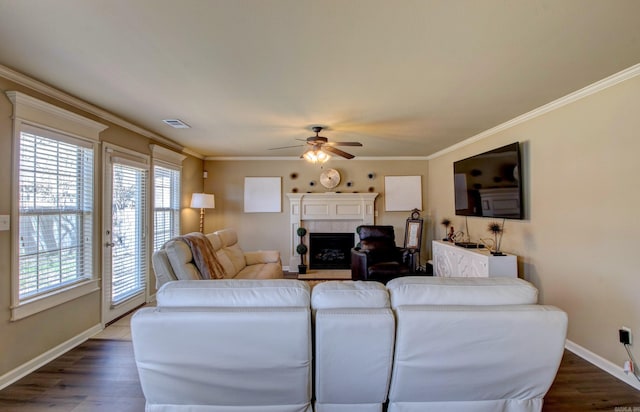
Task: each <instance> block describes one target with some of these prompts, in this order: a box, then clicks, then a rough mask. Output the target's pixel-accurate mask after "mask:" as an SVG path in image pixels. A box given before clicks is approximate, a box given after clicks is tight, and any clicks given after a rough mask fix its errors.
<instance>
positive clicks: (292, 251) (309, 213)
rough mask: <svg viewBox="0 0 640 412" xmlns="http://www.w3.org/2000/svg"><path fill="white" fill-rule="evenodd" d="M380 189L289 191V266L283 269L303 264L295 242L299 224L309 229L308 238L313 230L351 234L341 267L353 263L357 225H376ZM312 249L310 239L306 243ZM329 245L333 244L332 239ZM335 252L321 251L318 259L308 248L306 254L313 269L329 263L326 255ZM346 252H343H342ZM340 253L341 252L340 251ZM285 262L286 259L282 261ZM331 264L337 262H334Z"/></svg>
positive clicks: (316, 231)
mask: <svg viewBox="0 0 640 412" xmlns="http://www.w3.org/2000/svg"><path fill="white" fill-rule="evenodd" d="M377 196H378V194H377V193H287V197H288V198H289V219H290V225H289V266H283V269H284V268H286V270H289V271H295V270H297V269H298V265H299V264H300V255H299V254H298V252H297V251H296V246H297V245H298V244H299V243H300V237H299V236H298V235H297V230H298V228H299V227H304V228H305V229H307V233H308V235H307V236H309V239H310V237H311V236H312V235H314V234H321V233H329V234H336V233H338V234H340V233H346V234H349V236H350V239H351V244H350V245H349V246H348V248H347V246H346V245H345V247H344V252H349V253H347V254H346V256H345V258H346V259H347V260H346V261H345V262H342V264H340V267H342V268H345V269H348V268H349V267H350V265H351V263H350V259H351V252H350V249H351V248H352V247H353V246H354V245H355V243H354V242H353V239H354V238H355V232H356V228H357V227H358V226H360V225H373V224H375V223H374V220H375V219H374V215H375V213H376V211H375V207H374V206H375V199H376V197H377ZM307 245H308V246H309V250H310V249H311V241H310V240H309V243H308V244H307ZM329 246H333V244H332V243H329ZM332 254H333V253H328V254H322V255H321V256H320V259H319V261H318V260H317V256H316V257H314V256H312V255H311V254H310V253H309V252H307V255H306V257H305V262H307V263H308V264H309V266H310V268H311V269H316V268H318V265H319V266H321V267H327V266H325V264H327V259H329V258H330V256H331V255H332ZM343 254H344V253H343ZM338 255H341V254H340V253H338ZM283 264H284V261H283ZM332 265H334V266H335V265H336V263H335V262H333V263H332Z"/></svg>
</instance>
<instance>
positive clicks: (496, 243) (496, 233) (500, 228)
mask: <svg viewBox="0 0 640 412" xmlns="http://www.w3.org/2000/svg"><path fill="white" fill-rule="evenodd" d="M487 229H488V230H489V232H491V233H492V234H493V251H492V252H491V254H492V255H494V256H504V253H502V252H500V244H501V243H502V234H503V233H504V221H503V222H502V225H501V224H500V223H498V222H491V223H489V226H488V227H487Z"/></svg>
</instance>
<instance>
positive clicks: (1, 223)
mask: <svg viewBox="0 0 640 412" xmlns="http://www.w3.org/2000/svg"><path fill="white" fill-rule="evenodd" d="M9 227H10V226H9V215H0V230H9Z"/></svg>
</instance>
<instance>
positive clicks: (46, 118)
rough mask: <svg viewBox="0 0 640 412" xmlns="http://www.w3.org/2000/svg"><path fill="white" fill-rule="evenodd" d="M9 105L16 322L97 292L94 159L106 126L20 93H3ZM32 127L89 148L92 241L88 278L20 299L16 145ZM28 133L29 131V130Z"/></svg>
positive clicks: (13, 280)
mask: <svg viewBox="0 0 640 412" xmlns="http://www.w3.org/2000/svg"><path fill="white" fill-rule="evenodd" d="M5 94H6V95H7V97H8V98H9V100H10V101H11V103H12V104H13V136H12V139H13V141H12V152H13V167H12V182H11V185H12V191H11V227H12V228H13V230H12V231H11V240H12V242H11V270H10V272H11V308H10V309H11V317H10V320H11V321H16V320H20V319H23V318H26V317H28V316H31V315H34V314H36V313H39V312H42V311H45V310H47V309H50V308H53V307H55V306H58V305H61V304H63V303H66V302H69V301H71V300H74V299H77V298H79V297H81V296H84V295H88V294H90V293H94V292H96V291H99V290H100V279H99V275H98V273H99V266H98V263H99V253H98V252H97V250H98V248H96V245H97V244H98V243H97V242H98V236H97V235H98V228H99V226H98V222H99V220H98V218H99V216H98V213H97V212H98V210H99V209H98V208H97V204H98V203H97V201H98V199H97V196H96V194H97V193H98V192H97V188H98V187H99V186H98V182H99V180H98V177H99V173H98V157H99V153H100V152H99V150H98V149H99V144H100V142H99V134H100V132H102V131H103V130H105V129H106V128H107V126H106V125H104V124H102V123H99V122H96V121H94V120H91V119H88V118H86V117H83V116H80V115H78V114H76V113H73V112H70V111H68V110H65V109H61V108H59V107H57V106H54V105H52V104H50V103H46V102H43V101H41V100H38V99H36V98H33V97H31V96H29V95H26V94H24V93H22V92H17V91H8V92H6V93H5ZM33 128H36V129H39V130H40V131H41V132H43V133H44V134H47V135H46V136H43V137H47V138H52V139H54V140H60V141H65V142H67V143H69V142H72V143H74V144H76V143H77V144H78V145H79V146H84V147H90V149H91V150H92V151H93V179H92V185H93V188H92V190H93V194H92V199H93V202H92V203H93V204H92V219H91V225H92V233H91V234H90V236H91V240H92V245H93V247H92V250H91V265H92V273H91V274H90V277H88V278H84V279H80V280H78V281H75V282H72V283H68V284H63V285H60V286H59V287H57V288H52V289H51V290H48V291H45V292H42V293H39V294H35V295H32V296H27V297H24V298H22V299H21V298H20V273H19V263H18V262H19V256H20V246H19V240H20V230H19V228H20V210H19V201H20V195H19V184H20V182H19V177H20V142H21V134H22V132H23V131H25V132H27V133H30V132H31V133H32V132H33ZM29 130H31V131H29Z"/></svg>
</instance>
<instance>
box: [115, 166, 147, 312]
mask: <svg viewBox="0 0 640 412" xmlns="http://www.w3.org/2000/svg"><path fill="white" fill-rule="evenodd" d="M146 182H147V170H146V169H142V168H137V167H134V166H131V165H128V164H123V163H115V162H114V164H113V193H112V196H113V198H112V199H113V210H112V228H113V233H112V242H113V243H114V247H113V255H112V275H111V277H112V279H111V283H112V289H111V302H112V304H113V305H116V304H118V303H119V302H122V301H123V300H126V299H128V298H129V297H131V296H133V295H135V294H137V293H139V292H140V291H142V290H144V288H145V284H146V273H147V254H146V251H147V237H146V235H145V233H146V228H145V224H146V223H145V222H146V218H145V213H146V198H147V196H146V193H147V184H146Z"/></svg>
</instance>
